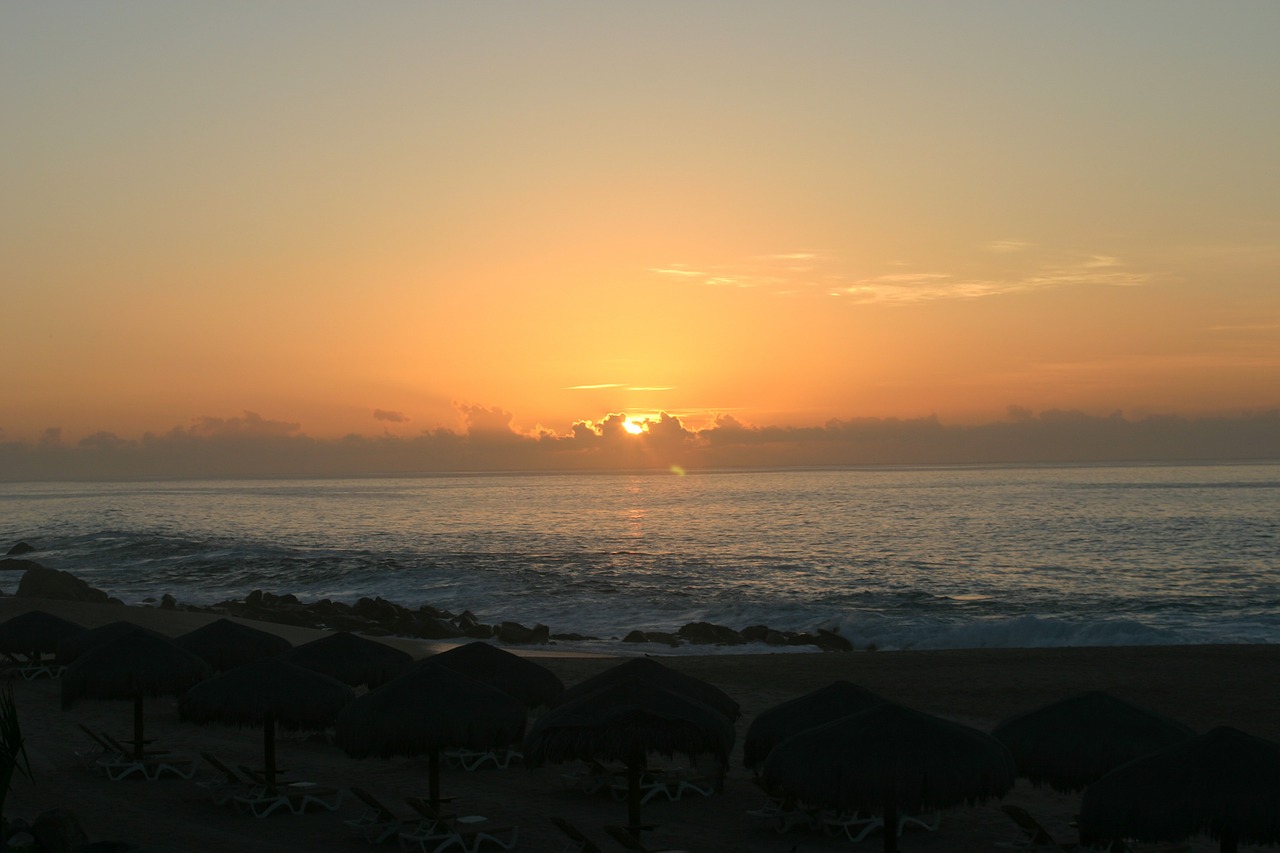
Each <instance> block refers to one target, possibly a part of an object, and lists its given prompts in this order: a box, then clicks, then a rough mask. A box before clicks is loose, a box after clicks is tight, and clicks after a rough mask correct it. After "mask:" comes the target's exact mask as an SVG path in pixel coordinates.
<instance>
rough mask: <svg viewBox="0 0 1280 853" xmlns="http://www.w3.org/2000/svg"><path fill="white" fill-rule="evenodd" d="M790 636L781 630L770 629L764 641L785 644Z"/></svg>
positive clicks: (775, 644)
mask: <svg viewBox="0 0 1280 853" xmlns="http://www.w3.org/2000/svg"><path fill="white" fill-rule="evenodd" d="M788 639H789V638H788V637H787V635H786V634H784V633H782V632H781V631H773V630H771V631H769V633H767V634H765V635H764V641H765V642H766V643H768V644H769V645H771V646H785V645H786V644H787V640H788Z"/></svg>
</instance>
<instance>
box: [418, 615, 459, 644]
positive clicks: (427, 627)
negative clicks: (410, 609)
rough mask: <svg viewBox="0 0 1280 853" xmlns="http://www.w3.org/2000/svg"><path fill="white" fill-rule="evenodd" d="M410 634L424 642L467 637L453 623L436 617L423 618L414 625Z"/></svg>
mask: <svg viewBox="0 0 1280 853" xmlns="http://www.w3.org/2000/svg"><path fill="white" fill-rule="evenodd" d="M410 633H411V634H413V636H415V637H418V638H420V639H423V640H452V639H455V638H457V637H462V636H465V635H464V634H463V633H462V631H460V630H458V628H456V627H455V626H454V624H453V623H452V622H446V621H445V620H443V619H437V618H436V617H434V616H423V617H422V618H421V619H419V620H418V621H417V622H416V623H414V627H413V630H412V631H411V632H410Z"/></svg>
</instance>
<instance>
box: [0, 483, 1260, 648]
mask: <svg viewBox="0 0 1280 853" xmlns="http://www.w3.org/2000/svg"><path fill="white" fill-rule="evenodd" d="M18 541H27V542H29V543H31V544H32V545H34V546H36V548H37V549H38V551H37V552H36V553H33V554H30V555H28V557H29V558H31V559H35V560H37V561H39V562H41V563H42V564H44V565H46V566H49V567H51V568H57V569H64V570H67V571H70V572H72V573H73V574H75V575H77V576H79V577H81V578H83V579H84V580H86V581H88V582H89V583H90V584H92V585H94V586H97V587H100V588H102V589H104V590H106V591H107V592H109V593H110V594H112V595H114V596H116V597H118V598H120V599H122V600H124V601H125V602H126V603H130V604H133V603H139V602H141V601H142V600H143V599H145V598H148V597H159V596H161V595H163V594H164V593H171V594H173V595H175V596H176V597H177V598H178V599H179V601H182V602H186V603H193V604H213V603H216V602H218V601H222V600H225V599H229V598H243V597H244V595H246V594H247V593H249V592H250V591H252V590H254V589H263V590H266V591H268V592H274V593H278V594H283V593H293V594H295V595H297V596H298V597H299V598H301V599H302V600H303V601H304V602H307V601H314V600H317V599H320V598H325V597H328V598H333V599H336V600H344V601H349V602H354V601H355V600H356V599H358V598H359V597H361V596H382V597H384V598H387V599H390V600H392V601H395V602H397V603H400V604H404V605H406V606H410V607H417V606H418V605H419V604H423V603H427V604H431V605H433V606H435V607H440V608H446V609H449V610H452V611H454V612H458V611H461V610H463V609H470V610H471V611H472V612H474V613H475V614H476V615H477V616H479V617H480V619H481V620H482V621H486V622H498V621H502V620H506V619H512V620H515V621H518V622H521V623H523V624H526V625H533V624H535V623H539V622H540V623H543V624H546V625H548V626H550V628H551V630H552V631H553V632H576V633H581V634H586V635H590V636H593V637H599V638H601V639H600V642H598V643H588V644H585V647H586V648H599V647H604V648H608V649H609V650H612V651H620V652H621V651H627V650H636V647H634V646H626V647H624V646H622V645H621V644H620V643H619V642H618V638H620V637H621V636H623V635H624V634H626V633H627V632H628V631H629V630H631V629H634V628H639V629H642V630H662V631H674V630H676V629H677V628H679V627H680V626H681V625H683V624H685V623H686V622H692V621H699V620H706V621H710V622H714V623H717V624H722V625H728V626H729V627H732V628H737V629H741V628H743V627H746V626H748V625H760V624H763V625H768V626H770V627H772V628H777V629H783V630H809V631H812V630H815V629H817V628H820V627H822V628H830V629H833V630H836V631H838V632H839V633H841V634H842V635H844V636H845V637H847V638H848V639H849V640H850V641H852V642H853V643H854V644H855V645H856V646H858V647H860V648H861V647H867V646H870V645H873V644H874V645H875V646H876V647H877V648H880V649H903V648H980V647H1042V646H1080V645H1134V644H1177V643H1270V642H1276V641H1280V465H1203V466H1167V467H1166V466H1142V467H1007V468H942V469H927V470H926V469H905V470H903V469H895V470H885V469H868V470H806V471H770V472H726V473H697V474H689V475H686V476H678V475H676V474H670V473H663V474H656V473H645V474H596V475H583V474H573V475H528V476H517V475H511V476H449V477H423V478H394V479H344V480H254V481H248V480H242V481H199V482H149V483H57V484H40V483H31V484H16V485H2V486H0V553H2V552H3V551H5V550H8V548H9V547H10V546H11V545H12V544H14V543H16V542H18ZM18 577H19V576H18V575H17V574H16V573H8V574H0V589H2V590H4V591H5V592H10V593H11V592H13V591H14V589H16V587H17V582H18ZM766 648H768V647H764V646H746V647H735V648H733V649H728V648H726V649H722V651H724V652H726V653H728V652H731V651H761V650H765V649H766ZM810 648H811V647H810ZM685 650H686V651H697V652H699V653H706V652H707V651H709V649H708V648H707V647H703V646H699V647H686V648H685Z"/></svg>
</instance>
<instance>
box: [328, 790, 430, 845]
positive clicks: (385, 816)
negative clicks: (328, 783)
mask: <svg viewBox="0 0 1280 853" xmlns="http://www.w3.org/2000/svg"><path fill="white" fill-rule="evenodd" d="M350 791H351V794H352V796H354V797H355V798H356V799H357V800H359V801H360V802H361V803H363V804H364V807H365V808H364V811H363V812H361V814H360V816H359V817H356V818H352V819H351V820H348V821H345V823H346V824H347V826H349V827H351V828H352V829H354V830H357V831H358V832H359V833H360V834H361V835H362V836H363V837H364V840H365V841H367V842H369V843H370V844H381V843H382V842H384V841H386V840H387V839H388V838H391V837H392V836H395V835H399V834H400V833H401V832H407V831H410V830H412V829H413V828H415V827H416V826H417V825H418V824H419V823H421V820H420V819H418V818H412V817H408V816H404V815H399V814H396V813H395V812H394V811H392V810H391V809H390V808H389V807H387V806H385V805H383V804H382V803H381V802H380V801H379V800H378V799H377V798H376V797H374V796H373V795H372V794H370V793H369V792H368V791H366V790H364V789H363V788H355V787H353V788H351V789H350Z"/></svg>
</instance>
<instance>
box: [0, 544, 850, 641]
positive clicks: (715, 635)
mask: <svg viewBox="0 0 1280 853" xmlns="http://www.w3.org/2000/svg"><path fill="white" fill-rule="evenodd" d="M0 562H4V563H21V564H23V565H24V568H25V574H23V576H22V580H21V582H20V583H19V585H18V591H17V593H16V594H17V595H19V596H25V597H30V598H57V599H63V600H68V601H89V602H108V601H112V602H116V603H119V602H117V601H116V599H113V598H109V597H108V595H107V593H105V592H103V591H102V590H100V589H94V588H93V587H91V586H89V585H88V584H87V583H85V582H84V581H82V580H80V579H79V578H77V577H75V576H74V575H72V574H71V573H69V572H63V571H57V570H54V569H47V568H45V567H43V566H41V565H40V564H39V563H34V562H32V561H30V560H15V559H13V558H5V559H4V560H3V561H0ZM147 601H148V602H149V603H151V604H152V605H153V606H154V605H155V604H157V603H158V605H159V607H160V608H162V609H164V610H188V611H198V612H203V613H218V614H223V615H228V616H238V617H241V618H244V619H255V620H258V621H262V622H276V623H280V624H283V625H295V626H298V627H303V628H318V629H322V630H330V631H352V632H356V633H361V634H368V635H372V636H399V637H415V638H417V639H422V640H458V641H461V640H465V639H481V640H489V639H496V640H498V641H499V642H502V643H509V644H512V645H544V644H547V643H551V642H556V641H559V642H592V641H598V640H599V638H598V637H589V636H584V635H582V634H572V633H557V634H553V633H551V629H550V628H548V627H547V626H546V625H542V624H537V625H534V626H533V627H532V628H530V627H527V626H525V625H524V624H522V623H520V622H517V621H514V620H505V621H503V622H500V623H498V624H496V625H495V624H488V623H485V622H482V621H481V620H480V619H479V618H478V617H477V616H476V615H475V614H474V613H472V612H471V611H470V610H464V611H462V612H461V613H459V614H453V613H450V612H449V611H447V610H440V609H437V608H435V607H432V606H431V605H429V604H424V605H422V606H420V607H418V608H417V609H416V610H413V609H410V608H408V607H405V606H404V605H401V604H396V603H395V602H394V601H388V600H387V599H385V598H382V597H380V596H379V597H373V598H369V597H365V598H361V599H359V600H358V601H356V603H355V604H348V603H346V602H342V601H332V600H330V599H328V598H322V599H320V600H319V601H314V602H311V603H309V604H304V603H303V602H302V601H300V600H299V599H298V597H297V596H296V595H291V594H286V595H276V594H275V593H271V592H266V591H264V590H260V589H255V590H254V591H253V592H251V593H249V594H248V595H246V596H245V597H244V599H243V600H235V599H233V600H230V601H223V602H221V603H219V604H215V605H213V606H212V607H198V606H194V605H184V604H182V603H180V602H179V601H178V600H177V599H176V598H174V596H172V595H170V594H167V593H166V594H165V595H163V596H162V597H161V598H160V599H159V600H158V601H157V599H155V598H154V597H153V598H149V599H147ZM622 642H624V643H632V644H655V645H661V646H667V647H671V648H675V647H678V646H681V645H684V644H689V645H716V646H740V645H744V644H746V643H764V644H766V645H770V646H814V647H816V648H819V649H821V650H823V651H835V652H850V651H853V644H852V643H850V642H849V641H848V640H846V639H845V638H844V637H842V636H840V634H838V633H836V632H835V631H830V630H827V629H825V628H819V629H818V630H817V631H816V632H815V633H809V632H802V633H798V632H794V631H778V630H775V629H773V628H770V627H768V626H766V625H751V626H749V627H746V628H743V629H742V630H741V631H736V630H734V629H733V628H729V627H726V626H724V625H716V624H713V623H711V622H690V623H688V624H686V625H684V626H683V627H682V628H680V629H679V630H677V631H676V632H675V633H669V632H666V631H631V632H630V633H628V634H627V635H626V636H624V637H623V638H622Z"/></svg>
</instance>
